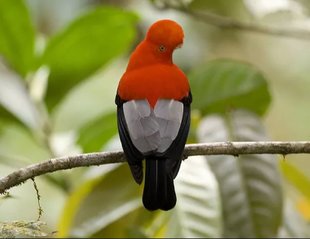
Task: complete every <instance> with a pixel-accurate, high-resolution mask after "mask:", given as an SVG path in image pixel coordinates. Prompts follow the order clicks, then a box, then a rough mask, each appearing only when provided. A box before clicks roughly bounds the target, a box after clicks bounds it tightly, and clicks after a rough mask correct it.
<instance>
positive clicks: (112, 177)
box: [58, 164, 142, 238]
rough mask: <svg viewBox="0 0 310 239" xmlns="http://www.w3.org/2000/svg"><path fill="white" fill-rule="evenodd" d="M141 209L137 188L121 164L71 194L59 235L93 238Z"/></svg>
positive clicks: (125, 167) (128, 171)
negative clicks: (91, 236)
mask: <svg viewBox="0 0 310 239" xmlns="http://www.w3.org/2000/svg"><path fill="white" fill-rule="evenodd" d="M103 167H108V165H106V166H103ZM141 206H142V202H141V195H140V190H139V186H138V185H137V184H136V183H135V182H134V180H133V179H132V176H131V174H130V170H129V168H128V165H126V164H123V165H120V166H119V167H116V168H115V169H112V170H111V171H109V172H108V173H106V174H104V175H103V176H101V177H97V178H94V179H91V180H89V181H86V182H85V183H84V184H82V185H81V186H80V187H79V188H77V189H76V190H75V191H74V192H73V193H72V195H71V196H70V198H69V199H68V201H67V203H66V205H65V208H64V210H63V215H62V217H61V220H60V223H59V228H58V236H60V237H68V236H71V237H72V236H73V237H80V238H82V237H87V236H90V235H93V234H95V233H97V232H98V231H100V230H102V229H103V228H105V227H107V226H109V225H110V224H112V223H114V222H115V221H117V220H119V219H121V218H122V217H124V216H126V215H127V214H129V213H130V212H133V211H135V210H136V209H138V208H139V207H141Z"/></svg>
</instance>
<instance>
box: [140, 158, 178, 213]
mask: <svg viewBox="0 0 310 239" xmlns="http://www.w3.org/2000/svg"><path fill="white" fill-rule="evenodd" d="M145 161H146V163H145V182H144V191H143V204H144V207H145V208H146V209H148V210H151V211H153V210H157V209H162V210H170V209H172V208H173V207H174V206H175V204H176V195H175V190H174V184H173V176H172V175H170V173H169V172H167V167H166V160H165V159H163V158H146V160H145Z"/></svg>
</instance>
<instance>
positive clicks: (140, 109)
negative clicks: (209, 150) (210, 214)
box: [115, 19, 192, 210]
mask: <svg viewBox="0 0 310 239" xmlns="http://www.w3.org/2000/svg"><path fill="white" fill-rule="evenodd" d="M183 39H184V32H183V29H182V27H181V26H180V25H179V24H178V23H176V22H175V21H172V20H168V19H164V20H159V21H157V22H155V23H154V24H152V25H151V26H150V28H149V30H148V31H147V34H146V37H145V38H144V39H143V41H141V43H140V44H139V45H138V46H137V47H136V49H135V50H134V51H133V53H132V54H131V56H130V59H129V63H128V66H127V69H126V71H125V73H124V74H123V76H122V77H121V79H120V82H119V85H118V88H117V94H116V98H115V103H116V105H117V120H118V131H119V136H120V140H121V143H122V147H123V150H124V153H125V157H126V159H127V162H128V165H129V167H130V170H131V173H132V175H133V178H134V179H135V181H136V182H137V183H138V184H141V183H142V181H143V176H144V190H143V198H142V201H143V204H144V207H145V208H146V209H148V210H156V209H161V210H170V209H172V208H173V207H174V206H175V204H176V200H177V198H176V194H175V189H174V179H175V177H176V176H177V174H178V172H179V169H180V165H181V162H182V157H183V151H184V147H185V143H186V140H187V137H188V132H189V128H190V105H191V102H192V95H191V91H190V85H189V81H188V79H187V77H186V75H185V74H184V73H183V72H182V71H181V69H180V68H178V67H177V66H176V65H175V64H174V63H173V61H172V54H173V51H174V50H175V49H176V48H179V47H180V46H182V44H183ZM143 160H145V167H144V169H143ZM143 172H145V174H144V173H143Z"/></svg>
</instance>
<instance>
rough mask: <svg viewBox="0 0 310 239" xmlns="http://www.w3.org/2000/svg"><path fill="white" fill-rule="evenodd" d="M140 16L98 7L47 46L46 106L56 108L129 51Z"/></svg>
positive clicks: (45, 54) (45, 53) (45, 55)
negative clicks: (79, 86) (71, 92)
mask: <svg viewBox="0 0 310 239" xmlns="http://www.w3.org/2000/svg"><path fill="white" fill-rule="evenodd" d="M136 22H137V16H136V15H134V14H133V13H131V12H126V11H123V10H121V9H117V8H112V7H98V8H96V9H94V10H93V11H90V12H88V13H87V14H85V15H83V16H81V17H80V18H78V19H77V20H75V21H74V22H72V23H71V24H70V25H69V26H68V27H67V28H66V29H64V31H62V32H60V33H59V34H58V35H56V36H54V37H53V38H52V39H51V40H50V41H49V42H48V44H47V47H46V50H45V52H44V54H43V58H42V62H43V64H47V65H48V66H49V67H50V78H49V83H48V90H47V98H46V100H47V104H48V106H49V108H52V107H54V106H55V105H56V104H57V103H58V102H59V101H60V100H61V99H62V97H63V96H64V95H65V94H66V93H67V91H69V90H70V89H71V88H72V87H73V86H75V85H77V84H78V83H79V82H81V81H82V80H84V79H85V78H87V77H88V76H89V75H91V74H93V73H94V72H95V71H96V70H98V69H99V68H100V67H102V66H103V65H104V64H106V63H107V62H108V61H110V60H111V59H113V58H115V57H116V56H119V55H120V54H121V53H123V52H124V51H125V50H127V49H128V47H129V46H130V44H131V43H132V41H133V39H134V36H135V23H136Z"/></svg>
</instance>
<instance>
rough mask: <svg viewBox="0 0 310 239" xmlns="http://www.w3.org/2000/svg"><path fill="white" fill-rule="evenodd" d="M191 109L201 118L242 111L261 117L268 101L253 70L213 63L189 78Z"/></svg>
mask: <svg viewBox="0 0 310 239" xmlns="http://www.w3.org/2000/svg"><path fill="white" fill-rule="evenodd" d="M189 78H190V80H191V88H192V93H193V108H196V109H199V110H200V111H201V112H202V113H203V114H206V113H211V112H226V111H228V110H230V109H234V108H244V109H247V110H250V111H253V112H256V113H258V114H260V115H262V114H263V113H264V112H265V111H266V109H267V107H268V105H269V103H270V100H271V97H270V94H269V90H268V86H267V82H266V79H265V78H264V76H263V75H262V74H261V72H259V71H258V70H257V69H255V68H254V67H253V66H251V65H249V64H245V63H241V62H239V61H233V60H227V59H224V60H214V61H211V62H209V63H207V65H205V66H203V67H200V68H196V69H195V70H194V71H192V72H191V73H190V75H189Z"/></svg>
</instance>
